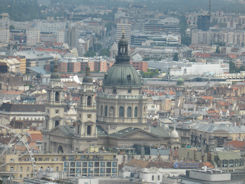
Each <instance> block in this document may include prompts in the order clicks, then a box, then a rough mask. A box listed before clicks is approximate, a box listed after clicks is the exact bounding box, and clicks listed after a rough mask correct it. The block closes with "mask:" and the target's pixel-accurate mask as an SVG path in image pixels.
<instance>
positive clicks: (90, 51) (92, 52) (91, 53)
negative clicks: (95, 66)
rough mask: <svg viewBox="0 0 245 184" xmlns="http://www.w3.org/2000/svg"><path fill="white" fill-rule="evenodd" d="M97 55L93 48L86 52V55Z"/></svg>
mask: <svg viewBox="0 0 245 184" xmlns="http://www.w3.org/2000/svg"><path fill="white" fill-rule="evenodd" d="M95 55H96V53H95V52H94V51H93V50H92V49H91V48H90V49H89V50H88V52H86V53H85V54H84V56H85V57H94V56H95Z"/></svg>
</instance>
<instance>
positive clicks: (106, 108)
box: [105, 105, 108, 117]
mask: <svg viewBox="0 0 245 184" xmlns="http://www.w3.org/2000/svg"><path fill="white" fill-rule="evenodd" d="M107 111H108V107H107V105H106V106H105V117H107Z"/></svg>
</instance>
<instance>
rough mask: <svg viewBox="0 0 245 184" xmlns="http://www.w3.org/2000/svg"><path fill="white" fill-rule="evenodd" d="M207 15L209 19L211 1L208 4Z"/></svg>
mask: <svg viewBox="0 0 245 184" xmlns="http://www.w3.org/2000/svg"><path fill="white" fill-rule="evenodd" d="M208 15H209V16H210V17H211V0H209V2H208Z"/></svg>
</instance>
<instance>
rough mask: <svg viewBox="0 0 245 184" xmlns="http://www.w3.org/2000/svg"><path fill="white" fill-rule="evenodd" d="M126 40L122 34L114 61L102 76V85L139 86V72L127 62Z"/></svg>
mask: <svg viewBox="0 0 245 184" xmlns="http://www.w3.org/2000/svg"><path fill="white" fill-rule="evenodd" d="M129 60H130V57H129V56H128V42H127V40H126V39H125V36H124V34H123V35H122V38H121V40H120V41H119V42H118V54H117V56H116V63H115V64H114V65H113V66H112V67H111V68H110V69H109V70H108V72H107V73H106V74H105V76H104V81H103V85H104V86H120V87H122V86H123V87H130V88H138V87H141V85H142V82H141V77H140V74H139V73H138V72H137V71H136V70H135V68H134V67H133V66H132V65H131V64H130V63H129Z"/></svg>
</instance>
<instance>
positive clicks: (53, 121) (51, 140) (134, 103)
mask: <svg viewBox="0 0 245 184" xmlns="http://www.w3.org/2000/svg"><path fill="white" fill-rule="evenodd" d="M54 83H57V85H54ZM60 83H61V82H60V80H59V78H58V77H55V79H52V78H51V84H52V85H51V86H50V90H49V91H50V95H49V96H51V97H52V96H54V98H55V103H54V102H53V101H54V100H53V99H52V98H50V99H49V104H48V105H47V112H48V113H47V122H46V126H45V129H44V131H43V134H44V150H45V152H73V151H85V150H87V149H88V148H89V147H90V146H92V145H93V146H98V147H104V148H130V147H133V146H134V145H141V146H159V147H162V146H164V147H166V148H167V147H171V146H173V145H174V146H175V147H176V146H178V144H179V138H178V137H176V136H173V135H172V134H173V133H172V134H171V133H170V131H169V129H168V128H165V127H159V126H158V127H154V126H152V125H151V124H148V123H147V120H146V105H147V97H146V96H145V95H144V94H143V93H142V79H141V76H140V74H139V73H138V72H137V71H136V70H135V69H134V67H133V66H132V65H131V64H130V57H129V55H128V43H127V41H126V39H125V37H124V35H122V38H121V40H120V41H119V42H118V54H117V56H116V62H115V63H114V65H113V66H112V67H111V68H110V69H109V70H108V72H107V73H106V74H105V75H104V79H103V86H102V90H99V91H96V88H95V85H94V84H93V82H92V80H91V79H90V78H89V76H88V75H86V77H85V78H84V80H83V84H82V86H81V90H80V93H79V94H80V103H79V104H78V107H77V109H78V110H77V122H76V124H75V126H73V127H72V126H69V125H67V124H66V122H64V115H63V113H62V114H61V113H57V112H64V109H65V106H64V103H63V100H62V99H61V98H60V96H61V92H62V88H61V85H60ZM58 84H59V85H58ZM53 86H54V87H53ZM57 86H58V87H57ZM57 109H58V110H57ZM174 135H177V134H176V133H175V134H174Z"/></svg>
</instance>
